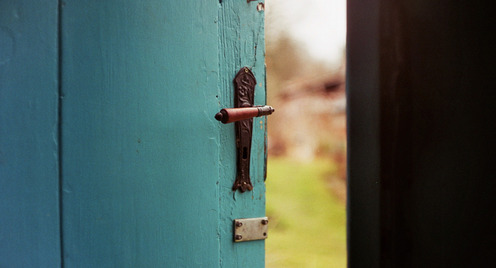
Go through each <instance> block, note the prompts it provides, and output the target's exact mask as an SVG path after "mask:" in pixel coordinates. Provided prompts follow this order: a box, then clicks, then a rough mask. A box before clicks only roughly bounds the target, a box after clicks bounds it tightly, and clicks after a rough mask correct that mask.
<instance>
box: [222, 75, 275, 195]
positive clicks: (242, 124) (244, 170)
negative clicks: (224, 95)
mask: <svg viewBox="0 0 496 268" xmlns="http://www.w3.org/2000/svg"><path fill="white" fill-rule="evenodd" d="M233 82H234V90H235V92H234V93H235V94H234V106H235V108H227V109H222V110H220V112H218V113H217V114H216V115H215V119H217V120H219V121H221V122H222V123H224V124H227V123H232V122H236V123H235V124H236V148H237V151H238V154H237V160H236V163H237V173H236V180H235V181H234V185H233V187H232V190H233V191H236V190H239V191H241V192H244V191H251V190H253V185H252V184H251V180H250V151H251V136H252V129H253V117H258V116H263V115H270V114H272V113H273V112H274V108H272V107H270V106H253V103H254V96H255V86H256V85H257V80H256V79H255V76H254V75H253V73H252V72H251V71H250V69H248V67H243V68H241V70H239V72H238V73H237V74H236V76H235V77H234V81H233Z"/></svg>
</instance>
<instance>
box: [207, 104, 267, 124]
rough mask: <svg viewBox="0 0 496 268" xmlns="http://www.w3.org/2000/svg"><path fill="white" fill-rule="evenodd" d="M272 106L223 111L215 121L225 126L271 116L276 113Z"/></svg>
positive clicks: (216, 116)
mask: <svg viewBox="0 0 496 268" xmlns="http://www.w3.org/2000/svg"><path fill="white" fill-rule="evenodd" d="M274 111H275V110H274V108H272V106H267V105H265V106H254V107H246V108H227V109H222V110H220V112H218V113H217V114H216V115H215V119H217V120H219V121H221V122H222V123H224V124H228V123H232V122H237V121H241V120H245V119H250V118H253V117H260V116H264V115H271V114H272V113H273V112H274Z"/></svg>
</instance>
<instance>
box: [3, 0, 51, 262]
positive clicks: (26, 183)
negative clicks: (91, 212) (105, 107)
mask: <svg viewBox="0 0 496 268" xmlns="http://www.w3.org/2000/svg"><path fill="white" fill-rule="evenodd" d="M57 16H58V12H57V1H43V2H42V3H41V2H34V1H21V0H16V1H1V2H0V267H58V266H59V265H60V238H59V198H58V194H59V187H58V185H59V179H58V108H57V107H58V84H57V77H58V70H57V62H58V56H57V55H58V49H57V43H58V41H57V32H58V28H57Z"/></svg>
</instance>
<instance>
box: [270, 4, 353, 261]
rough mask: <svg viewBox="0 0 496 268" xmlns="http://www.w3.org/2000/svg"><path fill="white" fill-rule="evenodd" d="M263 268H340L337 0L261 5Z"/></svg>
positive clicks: (340, 32)
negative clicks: (265, 151) (265, 150)
mask: <svg viewBox="0 0 496 268" xmlns="http://www.w3.org/2000/svg"><path fill="white" fill-rule="evenodd" d="M265 12H266V13H265V15H266V27H265V29H266V32H265V33H266V37H265V39H266V64H267V98H268V100H267V103H268V104H269V105H272V106H273V107H275V109H276V112H275V113H274V114H273V115H271V116H269V117H268V120H269V122H268V123H269V127H268V135H269V145H268V146H269V162H268V168H267V169H268V176H267V182H266V185H267V215H268V217H269V218H270V221H271V223H270V225H269V226H270V227H269V228H271V230H270V231H269V236H270V238H269V239H267V241H266V266H267V267H346V226H345V224H346V212H345V203H346V114H345V109H346V98H345V64H346V63H345V46H346V45H345V42H346V41H345V40H346V1H345V0H305V1H301V0H266V1H265Z"/></svg>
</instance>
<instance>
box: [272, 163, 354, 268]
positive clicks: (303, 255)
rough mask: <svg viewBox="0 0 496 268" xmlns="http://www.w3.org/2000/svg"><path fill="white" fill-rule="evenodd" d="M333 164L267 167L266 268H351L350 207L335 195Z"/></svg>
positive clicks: (277, 164) (295, 164)
mask: <svg viewBox="0 0 496 268" xmlns="http://www.w3.org/2000/svg"><path fill="white" fill-rule="evenodd" d="M337 171H338V167H337V166H336V164H334V163H333V162H332V160H330V159H324V158H318V159H315V160H314V161H312V162H309V163H301V162H298V161H295V160H292V159H290V158H276V157H272V158H270V159H269V163H268V178H267V182H266V185H267V216H268V217H269V219H270V224H269V238H268V239H267V240H266V266H267V267H285V268H289V267H346V227H345V221H346V219H345V217H346V212H345V206H344V202H343V200H340V199H339V198H338V197H337V196H336V195H334V194H333V193H332V191H331V190H330V186H329V182H328V177H329V176H333V175H335V173H336V172H337Z"/></svg>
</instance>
